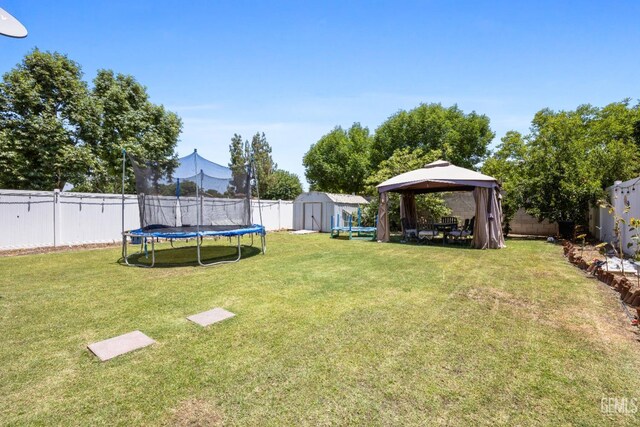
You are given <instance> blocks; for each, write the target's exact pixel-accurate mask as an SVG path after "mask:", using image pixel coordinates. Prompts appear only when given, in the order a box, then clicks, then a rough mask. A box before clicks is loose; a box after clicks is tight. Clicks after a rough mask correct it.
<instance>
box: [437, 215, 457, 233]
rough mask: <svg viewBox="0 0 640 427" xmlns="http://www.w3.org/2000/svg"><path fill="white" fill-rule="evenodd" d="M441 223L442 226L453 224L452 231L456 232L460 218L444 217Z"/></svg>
mask: <svg viewBox="0 0 640 427" xmlns="http://www.w3.org/2000/svg"><path fill="white" fill-rule="evenodd" d="M440 222H441V223H442V224H452V230H456V229H457V228H458V218H456V217H455V216H443V217H442V219H441V220H440Z"/></svg>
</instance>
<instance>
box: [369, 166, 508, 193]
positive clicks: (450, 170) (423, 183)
mask: <svg viewBox="0 0 640 427" xmlns="http://www.w3.org/2000/svg"><path fill="white" fill-rule="evenodd" d="M498 186H499V184H498V180H496V179H495V178H493V177H491V176H487V175H483V174H481V173H480V172H476V171H472V170H470V169H465V168H461V167H459V166H455V165H452V164H451V163H449V162H446V161H444V160H436V161H435V162H433V163H429V164H428V165H425V166H424V167H423V168H420V169H416V170H412V171H410V172H405V173H402V174H400V175H397V176H394V177H393V178H390V179H388V180H386V181H384V182H383V183H381V184H378V186H377V187H376V188H377V189H378V192H379V193H385V192H387V191H395V192H404V191H408V192H413V193H436V192H440V191H471V190H473V189H474V188H475V187H485V188H494V187H498Z"/></svg>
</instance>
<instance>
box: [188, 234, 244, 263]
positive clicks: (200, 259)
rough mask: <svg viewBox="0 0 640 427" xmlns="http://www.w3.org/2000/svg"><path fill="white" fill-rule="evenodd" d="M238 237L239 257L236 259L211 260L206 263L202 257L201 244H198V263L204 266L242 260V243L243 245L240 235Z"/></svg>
mask: <svg viewBox="0 0 640 427" xmlns="http://www.w3.org/2000/svg"><path fill="white" fill-rule="evenodd" d="M237 238H238V257H237V258H236V259H234V260H230V261H217V262H211V263H208V264H205V263H203V262H202V258H201V257H200V245H199V244H198V250H197V253H198V264H200V265H201V266H203V267H210V266H212V265H218V264H230V263H233V262H238V261H240V258H242V245H241V241H240V236H237Z"/></svg>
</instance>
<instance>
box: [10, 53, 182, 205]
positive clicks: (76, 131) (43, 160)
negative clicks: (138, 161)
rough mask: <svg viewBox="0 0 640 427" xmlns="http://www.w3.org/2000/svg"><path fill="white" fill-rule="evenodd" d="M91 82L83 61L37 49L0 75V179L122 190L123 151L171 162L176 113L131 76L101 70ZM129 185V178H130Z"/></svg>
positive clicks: (21, 184)
mask: <svg viewBox="0 0 640 427" xmlns="http://www.w3.org/2000/svg"><path fill="white" fill-rule="evenodd" d="M93 83H94V87H93V89H91V90H89V88H88V85H87V83H86V82H84V81H83V80H82V71H81V68H80V65H79V64H77V63H76V62H74V61H72V60H70V59H69V58H68V57H67V56H66V55H62V54H59V53H55V52H54V53H50V52H41V51H39V50H37V49H36V50H34V51H33V52H31V53H30V54H28V55H26V56H25V58H24V60H23V61H22V63H20V64H18V65H17V66H16V68H14V69H13V70H11V71H10V72H8V73H6V74H5V75H4V77H3V81H2V82H1V83H0V129H2V131H0V187H5V188H17V189H36V190H51V189H52V188H59V189H62V188H63V187H64V186H65V184H71V185H72V186H73V187H74V190H77V191H101V192H112V191H120V190H121V188H120V187H121V173H120V170H121V169H120V165H121V156H122V154H121V152H122V149H123V148H125V149H127V150H128V151H129V152H131V153H132V154H134V155H136V156H137V157H138V158H142V159H145V160H151V161H154V162H155V163H156V164H158V165H160V166H161V167H162V168H164V169H165V170H167V171H169V170H171V168H172V167H174V166H175V161H176V156H175V152H174V149H175V146H176V143H177V141H178V135H179V134H180V131H181V126H182V124H181V122H180V119H179V118H178V117H177V116H176V115H175V114H174V113H171V112H167V111H165V110H164V108H163V107H162V106H158V105H154V104H152V103H151V102H150V101H149V99H148V95H147V92H146V89H145V88H144V86H142V85H141V84H139V83H138V82H137V81H136V80H135V79H134V78H133V77H131V76H125V75H122V74H115V73H113V72H112V71H107V70H101V71H99V72H98V75H97V77H96V78H95V80H94V82H93ZM128 182H129V190H132V189H133V184H134V181H133V179H129V180H128Z"/></svg>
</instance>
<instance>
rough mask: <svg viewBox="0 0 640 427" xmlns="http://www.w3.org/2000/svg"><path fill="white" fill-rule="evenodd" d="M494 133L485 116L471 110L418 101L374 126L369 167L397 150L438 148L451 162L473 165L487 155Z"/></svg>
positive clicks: (458, 164) (377, 165)
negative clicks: (411, 106)
mask: <svg viewBox="0 0 640 427" xmlns="http://www.w3.org/2000/svg"><path fill="white" fill-rule="evenodd" d="M494 136H495V134H494V133H493V132H492V131H491V128H490V126H489V118H488V117H487V116H485V115H481V114H477V113H476V112H474V111H472V112H471V113H469V114H465V113H464V112H463V111H462V110H460V109H459V108H458V106H457V105H454V106H452V107H449V108H445V107H443V106H442V105H441V104H420V105H419V106H418V107H416V108H414V109H413V110H410V111H404V110H401V111H399V112H397V113H396V114H394V115H393V116H391V117H389V118H388V119H387V120H386V121H385V122H384V123H383V124H381V125H380V127H378V129H376V133H375V137H374V140H373V147H372V152H371V166H372V168H373V169H374V170H376V169H378V168H379V165H380V162H382V161H384V160H386V159H388V158H389V157H391V155H392V154H393V153H394V152H395V151H396V150H398V149H401V148H409V149H415V148H420V149H422V150H425V151H427V152H428V151H433V150H437V151H439V152H440V153H441V154H440V157H441V158H442V159H444V160H448V161H450V162H451V163H453V164H455V165H457V166H461V167H466V168H474V167H475V166H476V165H477V164H478V163H480V162H481V161H482V160H483V159H484V158H485V157H486V156H487V155H488V153H489V152H488V146H489V143H490V142H491V140H492V139H493V137H494Z"/></svg>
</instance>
